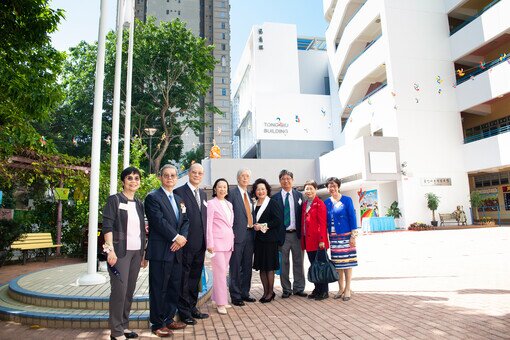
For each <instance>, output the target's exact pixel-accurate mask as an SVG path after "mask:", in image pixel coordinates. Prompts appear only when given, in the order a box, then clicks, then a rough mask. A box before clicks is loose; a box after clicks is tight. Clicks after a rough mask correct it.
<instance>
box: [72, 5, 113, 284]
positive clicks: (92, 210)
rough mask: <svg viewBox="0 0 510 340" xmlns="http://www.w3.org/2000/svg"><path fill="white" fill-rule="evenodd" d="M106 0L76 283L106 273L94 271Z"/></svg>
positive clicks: (99, 281) (88, 281) (100, 280)
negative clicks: (84, 245) (83, 246)
mask: <svg viewBox="0 0 510 340" xmlns="http://www.w3.org/2000/svg"><path fill="white" fill-rule="evenodd" d="M107 9H108V0H101V12H100V15H99V37H98V43H97V62H96V81H95V85H94V115H93V123H92V155H91V166H90V194H89V235H88V241H89V243H88V252H87V256H88V257H87V273H86V274H84V275H82V276H80V277H79V278H78V280H77V283H78V284H79V285H96V284H103V283H105V282H106V277H104V276H103V275H101V274H98V273H97V271H96V260H97V220H98V209H99V161H100V157H101V118H102V117H101V116H102V111H103V82H104V55H105V38H106V17H107V15H108V12H107Z"/></svg>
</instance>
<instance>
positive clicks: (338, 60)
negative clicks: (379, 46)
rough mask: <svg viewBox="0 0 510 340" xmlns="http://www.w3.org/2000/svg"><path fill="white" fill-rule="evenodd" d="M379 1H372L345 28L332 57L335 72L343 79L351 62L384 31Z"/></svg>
mask: <svg viewBox="0 0 510 340" xmlns="http://www.w3.org/2000/svg"><path fill="white" fill-rule="evenodd" d="M378 5H379V3H378V2H375V1H370V2H369V3H367V4H366V5H365V6H363V7H362V8H361V10H360V11H359V13H358V15H357V16H356V17H355V18H354V19H353V20H352V21H351V22H350V23H349V25H348V26H347V27H346V28H345V31H344V34H343V36H342V39H341V40H340V44H339V45H338V48H337V50H336V52H335V55H334V57H333V59H332V62H331V64H332V69H333V74H334V75H335V76H336V77H337V78H338V79H342V78H343V76H344V75H345V72H346V70H347V68H348V66H349V64H350V63H352V61H353V60H354V59H355V58H356V57H357V56H358V55H360V54H362V53H363V52H364V51H365V50H366V49H367V48H368V47H369V46H370V44H372V43H373V42H375V40H377V39H378V38H379V37H380V35H381V32H382V28H381V24H380V21H381V20H380V11H379V6H378Z"/></svg>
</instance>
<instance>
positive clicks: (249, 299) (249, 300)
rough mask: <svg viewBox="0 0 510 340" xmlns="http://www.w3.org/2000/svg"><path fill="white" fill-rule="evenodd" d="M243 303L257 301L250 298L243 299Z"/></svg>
mask: <svg viewBox="0 0 510 340" xmlns="http://www.w3.org/2000/svg"><path fill="white" fill-rule="evenodd" d="M243 301H246V302H255V301H257V300H256V299H254V298H252V297H250V296H248V297H243Z"/></svg>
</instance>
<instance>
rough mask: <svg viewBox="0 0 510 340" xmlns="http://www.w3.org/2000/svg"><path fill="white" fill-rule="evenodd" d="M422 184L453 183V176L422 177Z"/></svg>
mask: <svg viewBox="0 0 510 340" xmlns="http://www.w3.org/2000/svg"><path fill="white" fill-rule="evenodd" d="M421 185H422V186H437V185H452V179H451V178H446V177H445V178H427V177H426V178H422V179H421Z"/></svg>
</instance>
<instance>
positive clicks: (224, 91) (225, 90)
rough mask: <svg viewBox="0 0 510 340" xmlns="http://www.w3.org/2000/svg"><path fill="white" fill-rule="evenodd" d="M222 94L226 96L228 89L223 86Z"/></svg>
mask: <svg viewBox="0 0 510 340" xmlns="http://www.w3.org/2000/svg"><path fill="white" fill-rule="evenodd" d="M221 95H222V96H226V95H227V89H225V88H223V89H221Z"/></svg>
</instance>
